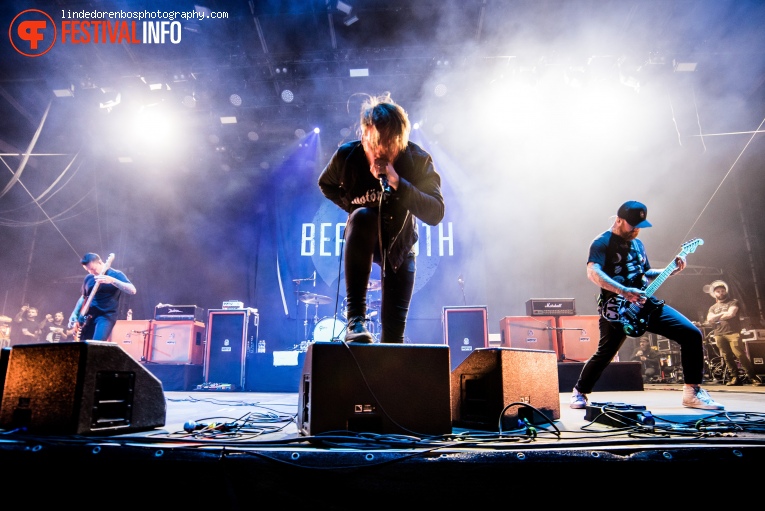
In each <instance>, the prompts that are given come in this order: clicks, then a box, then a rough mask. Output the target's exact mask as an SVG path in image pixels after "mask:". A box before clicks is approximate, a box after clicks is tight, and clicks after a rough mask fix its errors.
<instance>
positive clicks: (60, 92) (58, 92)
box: [53, 84, 74, 98]
mask: <svg viewBox="0 0 765 511" xmlns="http://www.w3.org/2000/svg"><path fill="white" fill-rule="evenodd" d="M53 95H54V96H56V97H57V98H71V97H73V96H74V84H72V85H70V86H69V87H68V88H61V89H53Z"/></svg>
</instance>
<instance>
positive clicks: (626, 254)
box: [570, 201, 724, 410]
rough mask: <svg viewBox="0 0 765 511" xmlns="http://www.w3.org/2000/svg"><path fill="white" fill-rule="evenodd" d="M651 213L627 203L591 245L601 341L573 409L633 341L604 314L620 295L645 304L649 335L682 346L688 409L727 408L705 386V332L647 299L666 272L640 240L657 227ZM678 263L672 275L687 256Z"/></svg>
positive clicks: (578, 384) (584, 370)
mask: <svg viewBox="0 0 765 511" xmlns="http://www.w3.org/2000/svg"><path fill="white" fill-rule="evenodd" d="M647 214H648V209H647V208H646V206H645V205H644V204H642V203H640V202H637V201H628V202H625V203H624V204H622V205H621V206H620V207H619V210H618V212H617V215H616V219H615V220H614V223H613V224H612V225H611V229H610V230H608V231H605V232H604V233H602V234H600V235H599V236H598V237H597V238H595V239H594V240H593V241H592V243H591V245H590V254H589V257H588V259H587V277H588V278H589V279H590V280H591V281H592V282H593V283H594V284H596V285H597V286H598V287H600V296H599V298H598V312H599V313H600V314H601V316H600V321H599V327H600V340H599V342H598V348H597V350H596V351H595V353H593V355H592V356H591V357H590V358H589V359H588V360H587V362H585V364H584V367H583V368H582V372H581V373H580V375H579V379H578V380H577V382H576V385H574V391H573V394H572V396H571V404H570V406H571V408H585V407H586V406H587V394H589V393H590V392H592V389H593V387H594V386H595V383H596V382H597V381H598V379H599V378H600V376H601V374H602V373H603V370H605V368H606V367H608V365H609V364H610V363H611V360H612V359H613V358H614V356H616V353H617V352H618V351H619V348H621V346H622V343H624V340H625V338H626V337H627V334H626V333H625V331H624V326H623V324H622V323H620V322H618V321H614V320H609V319H606V318H605V317H604V315H603V312H604V311H603V307H604V305H605V304H606V301H608V300H609V298H612V297H614V296H615V295H620V296H621V297H622V298H623V299H624V300H626V301H627V302H630V303H634V304H637V305H639V306H640V307H641V309H640V310H641V312H646V313H648V317H647V331H648V332H653V333H656V334H659V335H663V336H664V337H667V338H668V339H672V340H674V341H676V342H677V343H678V344H679V345H680V361H681V364H682V367H683V379H684V384H685V385H684V387H683V406H685V407H688V408H701V409H705V410H723V409H724V406H723V405H721V404H720V403H717V402H716V401H714V400H713V399H712V398H711V396H710V395H709V394H708V393H707V391H706V390H704V389H702V388H701V386H700V385H701V380H702V377H703V373H704V352H703V346H702V341H703V336H702V334H701V331H700V330H699V329H698V328H697V327H696V326H694V325H693V323H691V321H690V320H689V319H688V318H686V317H685V316H683V315H682V314H681V313H680V312H678V311H677V310H675V309H673V308H672V307H670V306H669V305H667V304H664V303H663V302H658V301H656V300H655V299H654V298H653V297H647V296H646V292H645V289H646V287H647V286H648V284H649V281H650V280H652V279H653V278H655V277H657V276H658V275H659V274H661V273H662V272H663V271H664V269H658V270H655V269H653V268H651V265H650V263H649V262H648V256H647V255H646V251H645V247H644V246H643V242H642V241H640V240H639V239H637V238H638V235H639V234H640V229H644V228H646V227H651V224H650V223H649V222H648V220H646V216H647ZM675 264H676V265H677V268H676V269H675V270H674V271H672V273H671V275H674V274H676V273H679V272H680V271H682V270H683V269H684V268H685V258H684V257H680V256H678V257H676V259H675Z"/></svg>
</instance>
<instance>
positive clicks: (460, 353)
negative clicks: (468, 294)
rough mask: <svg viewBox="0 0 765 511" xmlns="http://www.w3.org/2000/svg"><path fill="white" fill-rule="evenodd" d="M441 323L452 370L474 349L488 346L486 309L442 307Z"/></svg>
mask: <svg viewBox="0 0 765 511" xmlns="http://www.w3.org/2000/svg"><path fill="white" fill-rule="evenodd" d="M442 322H443V326H444V342H445V343H446V344H448V345H449V351H450V356H451V368H452V370H453V369H454V368H455V367H457V366H458V365H460V363H462V361H463V360H465V359H466V358H467V357H468V355H470V354H471V353H472V352H473V350H474V349H476V348H486V347H488V346H489V328H488V320H487V308H486V307H444V309H443V316H442Z"/></svg>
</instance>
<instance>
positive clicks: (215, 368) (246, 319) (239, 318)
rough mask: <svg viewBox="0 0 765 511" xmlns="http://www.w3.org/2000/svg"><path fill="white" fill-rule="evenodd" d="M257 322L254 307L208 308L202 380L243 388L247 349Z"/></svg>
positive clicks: (252, 338)
mask: <svg viewBox="0 0 765 511" xmlns="http://www.w3.org/2000/svg"><path fill="white" fill-rule="evenodd" d="M258 322H259V316H258V313H257V311H255V310H254V309H220V310H217V309H211V310H209V311H208V321H207V343H206V346H205V363H204V368H205V382H207V383H215V384H220V385H230V386H231V390H243V389H244V378H245V363H246V357H247V350H248V349H252V347H253V346H254V344H255V343H257V339H258ZM248 346H249V348H248Z"/></svg>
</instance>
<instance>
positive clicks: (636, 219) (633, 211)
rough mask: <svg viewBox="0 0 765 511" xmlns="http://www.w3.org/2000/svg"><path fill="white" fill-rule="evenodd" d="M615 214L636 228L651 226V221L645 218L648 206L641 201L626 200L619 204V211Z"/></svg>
mask: <svg viewBox="0 0 765 511" xmlns="http://www.w3.org/2000/svg"><path fill="white" fill-rule="evenodd" d="M616 214H617V215H618V216H619V218H621V219H624V220H626V221H627V223H628V224H630V225H631V226H632V227H634V228H636V229H642V228H644V227H651V223H650V222H649V221H648V220H646V219H645V217H646V215H648V208H647V207H645V204H643V203H641V202H638V201H634V200H631V201H627V202H625V203H624V204H622V205H621V206H619V211H618V212H617V213H616Z"/></svg>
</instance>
